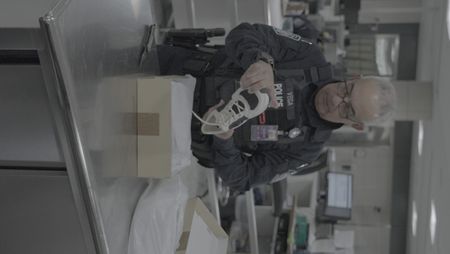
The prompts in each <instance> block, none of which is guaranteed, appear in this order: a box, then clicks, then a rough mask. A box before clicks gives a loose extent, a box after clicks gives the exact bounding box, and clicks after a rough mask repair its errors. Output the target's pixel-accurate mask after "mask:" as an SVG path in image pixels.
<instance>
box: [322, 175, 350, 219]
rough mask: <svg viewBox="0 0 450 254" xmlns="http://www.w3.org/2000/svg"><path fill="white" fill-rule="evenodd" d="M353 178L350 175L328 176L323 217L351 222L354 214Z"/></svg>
mask: <svg viewBox="0 0 450 254" xmlns="http://www.w3.org/2000/svg"><path fill="white" fill-rule="evenodd" d="M352 189H353V176H352V175H351V174H348V173H341V172H329V173H328V174H327V198H326V203H325V207H324V210H323V216H325V217H329V218H333V219H337V220H339V219H341V220H349V219H351V213H352V196H353V195H352Z"/></svg>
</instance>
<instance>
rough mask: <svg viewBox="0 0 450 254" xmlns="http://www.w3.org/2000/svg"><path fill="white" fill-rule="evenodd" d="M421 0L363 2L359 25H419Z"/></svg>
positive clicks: (363, 0)
mask: <svg viewBox="0 0 450 254" xmlns="http://www.w3.org/2000/svg"><path fill="white" fill-rule="evenodd" d="M421 8H422V1H420V0H362V1H361V9H360V11H359V23H362V24H364V23H391V24H392V23H419V22H420V19H421Z"/></svg>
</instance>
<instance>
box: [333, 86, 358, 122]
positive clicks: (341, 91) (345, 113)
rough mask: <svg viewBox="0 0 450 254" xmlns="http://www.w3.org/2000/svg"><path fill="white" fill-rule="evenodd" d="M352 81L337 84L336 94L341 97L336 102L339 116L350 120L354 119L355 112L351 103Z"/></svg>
mask: <svg viewBox="0 0 450 254" xmlns="http://www.w3.org/2000/svg"><path fill="white" fill-rule="evenodd" d="M354 86H355V83H354V82H347V80H344V82H342V83H339V84H338V91H337V95H338V96H339V97H340V98H341V99H342V101H341V102H340V103H339V104H338V106H337V108H338V112H339V116H340V117H342V118H345V119H348V120H351V121H355V116H356V112H355V109H354V108H353V105H352V100H351V95H352V92H353V87H354Z"/></svg>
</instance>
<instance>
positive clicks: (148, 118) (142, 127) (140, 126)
mask: <svg viewBox="0 0 450 254" xmlns="http://www.w3.org/2000/svg"><path fill="white" fill-rule="evenodd" d="M159 125H160V121H159V114H158V113H138V114H137V132H138V135H142V136H159Z"/></svg>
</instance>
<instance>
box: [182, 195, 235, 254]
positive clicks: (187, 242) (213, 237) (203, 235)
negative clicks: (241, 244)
mask: <svg viewBox="0 0 450 254" xmlns="http://www.w3.org/2000/svg"><path fill="white" fill-rule="evenodd" d="M227 248H228V235H227V233H225V231H224V230H223V229H222V228H221V227H220V226H219V224H218V223H217V220H216V219H215V218H214V216H213V215H212V214H211V213H210V212H209V210H208V208H206V206H205V205H204V204H203V202H202V201H201V200H200V199H198V198H194V199H191V200H189V201H188V203H187V205H186V210H185V213H184V224H183V234H182V235H181V238H180V245H179V247H178V249H177V252H176V254H226V253H227Z"/></svg>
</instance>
